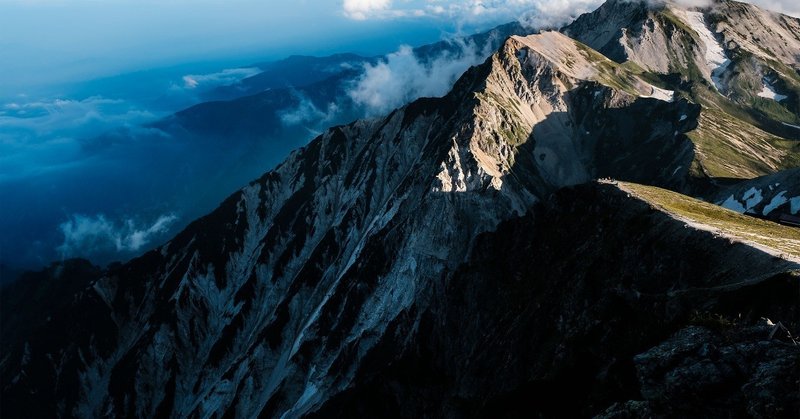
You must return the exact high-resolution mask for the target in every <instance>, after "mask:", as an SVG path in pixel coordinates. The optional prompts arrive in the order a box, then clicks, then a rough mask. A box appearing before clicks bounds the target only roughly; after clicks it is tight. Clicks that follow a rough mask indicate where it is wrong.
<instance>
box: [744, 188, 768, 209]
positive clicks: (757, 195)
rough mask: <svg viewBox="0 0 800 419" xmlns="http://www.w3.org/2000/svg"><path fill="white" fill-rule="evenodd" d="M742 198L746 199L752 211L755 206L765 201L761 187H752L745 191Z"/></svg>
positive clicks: (748, 207)
mask: <svg viewBox="0 0 800 419" xmlns="http://www.w3.org/2000/svg"><path fill="white" fill-rule="evenodd" d="M742 199H744V201H745V203H746V207H747V211H750V210H751V209H753V207H755V206H756V205H758V204H759V203H760V202H761V201H763V200H764V197H763V196H762V195H761V189H756V188H750V189H748V190H747V192H745V193H744V196H743V197H742Z"/></svg>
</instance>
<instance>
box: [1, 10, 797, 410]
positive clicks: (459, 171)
mask: <svg viewBox="0 0 800 419" xmlns="http://www.w3.org/2000/svg"><path fill="white" fill-rule="evenodd" d="M756 38H757V39H756ZM799 71H800V22H798V20H797V19H794V18H791V17H787V16H783V15H778V14H775V13H771V12H767V11H764V10H761V9H759V8H757V7H755V6H751V5H747V4H742V3H736V2H728V1H725V2H719V3H716V4H714V5H713V6H712V7H710V8H705V9H686V8H682V7H679V6H676V5H674V4H671V3H664V4H656V5H654V4H652V2H651V3H638V2H628V1H616V0H610V1H609V2H607V3H606V4H604V5H603V6H601V7H600V8H599V9H598V10H597V11H595V12H593V13H590V14H587V15H584V16H582V17H580V18H578V19H577V20H576V21H575V22H574V23H572V24H571V25H569V26H567V27H565V28H563V29H562V30H561V31H546V32H541V33H538V34H534V35H528V36H521V35H515V36H511V37H509V38H507V39H506V40H505V42H503V43H502V45H501V46H500V47H499V48H498V49H497V51H496V52H495V53H494V54H492V55H491V56H490V57H489V58H488V59H487V60H486V61H485V62H484V63H482V64H481V65H478V66H475V67H473V68H471V69H469V70H468V71H467V72H466V73H465V74H464V75H463V76H462V77H461V78H460V79H459V80H458V81H457V82H456V83H455V85H454V86H453V89H452V90H451V91H450V92H449V93H448V94H446V95H445V96H443V97H441V98H423V99H419V100H416V101H414V102H412V103H410V104H408V105H406V106H404V107H401V108H399V109H397V110H395V111H393V112H391V113H390V114H388V115H386V116H385V117H382V118H373V119H366V120H360V121H356V122H353V123H351V124H348V125H341V126H336V127H333V128H330V129H328V130H327V131H325V132H324V133H323V134H322V135H320V136H319V137H317V138H316V139H314V140H313V141H312V142H311V143H310V144H308V145H307V146H305V147H303V148H301V149H299V150H296V151H295V152H293V153H292V154H291V155H290V156H289V157H288V158H287V159H286V160H285V161H284V162H283V163H281V164H280V165H278V167H276V168H275V169H274V170H272V171H270V172H268V173H266V174H264V175H263V176H262V177H260V178H259V179H257V180H255V181H253V182H251V183H250V184H248V185H247V186H245V187H244V188H242V189H241V190H239V191H238V192H236V193H234V194H233V195H231V196H230V197H229V198H227V199H226V200H225V201H224V202H223V203H222V204H221V205H220V206H219V207H218V208H217V209H216V210H214V211H213V212H211V213H210V214H208V215H207V216H205V217H202V218H200V219H198V220H196V221H195V222H193V223H192V224H190V225H189V226H188V227H187V228H186V229H185V230H184V231H182V232H181V233H180V234H178V235H177V236H176V237H174V238H173V239H172V240H170V241H169V242H167V243H166V244H164V245H163V246H161V247H159V248H158V249H156V250H154V251H151V252H149V253H147V254H145V255H143V256H141V257H139V258H136V259H134V260H132V261H130V262H128V263H125V264H119V265H114V266H111V267H109V268H107V269H105V270H102V271H100V270H97V269H95V268H93V267H91V266H87V264H86V263H85V262H79V261H75V262H72V264H71V265H70V266H69V269H67V270H66V272H68V274H63V272H64V269H60V268H59V267H58V266H54V267H53V268H52V269H50V270H48V271H45V272H42V273H39V274H36V275H28V276H27V277H26V279H25V280H24V281H22V282H21V283H18V284H15V286H14V288H12V289H9V290H6V291H4V293H3V295H2V298H3V307H9V305H8V304H9V303H11V302H14V301H17V303H16V304H14V305H13V307H14V309H13V311H12V310H6V309H5V308H4V311H3V316H4V318H8V319H9V321H8V324H10V325H11V326H13V327H12V329H11V330H12V331H13V334H11V335H9V336H10V337H9V338H7V339H3V341H2V352H3V357H2V359H1V360H0V377H2V380H0V382H2V404H1V405H0V409H2V414H3V417H50V416H78V417H98V416H137V417H204V418H205V417H256V416H259V417H280V418H293V417H306V416H309V417H531V416H533V417H535V416H541V417H576V416H577V417H584V416H599V417H641V418H646V417H679V416H680V417H683V416H686V417H738V416H753V417H795V416H796V415H797V414H798V413H799V412H800V392H798V391H797V389H798V388H800V346H798V342H797V341H796V338H795V337H794V335H795V334H796V332H797V331H798V330H800V311H798V307H800V292H799V291H800V287H799V286H798V283H799V282H798V281H800V229H796V228H792V227H790V226H784V225H780V224H778V223H776V222H772V221H769V220H763V219H759V218H756V217H752V216H750V215H748V214H755V213H756V212H757V213H758V214H755V215H760V216H761V218H772V219H776V220H777V219H778V218H779V217H778V215H781V216H787V217H792V216H796V215H797V214H798V212H800V189H798V188H800V176H798V175H797V171H796V170H792V169H794V168H797V167H800V128H799V127H798V125H800V116H799V115H800V112H798V109H800V108H798V106H800V105H799V104H800V72H799ZM609 179H614V180H609ZM751 189H753V190H757V191H758V197H759V199H758V202H755V200H754V196H755V195H756V192H751V191H750V190H751ZM696 198H702V199H705V200H706V201H709V202H711V203H708V202H704V201H701V200H699V199H696ZM716 203H719V204H723V205H724V206H725V207H726V208H728V209H726V208H723V207H720V206H717V205H714V204H716ZM751 203H752V205H750V204H751ZM736 204H738V205H736ZM770 214H771V217H770ZM60 275H65V276H66V277H68V282H65V283H62V284H60V285H59V287H57V288H56V289H61V290H63V291H62V292H53V290H52V289H50V290H49V291H48V287H54V285H53V284H54V283H57V281H58V277H59V276H60ZM54 281H55V282H54ZM25 296H29V297H27V298H31V301H32V302H33V303H35V304H30V305H27V306H26V305H22V304H19V302H18V300H17V299H19V298H26V297H25ZM4 323H6V320H4ZM4 329H5V327H4ZM4 334H5V331H4ZM565 398H566V399H568V400H570V402H569V403H567V404H565V403H563V402H562V400H564V399H565Z"/></svg>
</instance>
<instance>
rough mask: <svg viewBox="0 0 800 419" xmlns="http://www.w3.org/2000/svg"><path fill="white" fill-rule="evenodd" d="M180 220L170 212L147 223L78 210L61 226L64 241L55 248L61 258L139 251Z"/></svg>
mask: <svg viewBox="0 0 800 419" xmlns="http://www.w3.org/2000/svg"><path fill="white" fill-rule="evenodd" d="M177 220H178V217H177V216H176V215H174V214H167V215H161V216H159V217H158V218H157V219H156V220H155V221H153V222H152V223H146V224H145V223H140V222H136V221H134V220H133V219H131V218H128V219H125V220H122V221H111V220H110V219H109V218H108V217H106V216H105V215H103V214H98V215H95V216H86V215H81V214H75V215H73V216H71V217H70V218H69V219H68V220H67V221H65V222H63V223H62V224H61V225H60V226H59V230H60V231H61V233H62V234H63V235H64V241H63V243H61V245H59V246H58V247H57V248H56V250H57V251H58V253H59V254H60V255H61V258H62V259H66V258H71V257H86V256H87V255H92V254H96V253H115V252H116V253H121V254H127V253H130V252H137V251H139V250H141V249H143V248H144V247H145V246H147V245H148V244H150V243H151V242H152V241H153V240H155V239H157V238H159V237H160V236H161V235H163V234H164V233H166V232H167V231H168V230H169V228H170V227H171V226H172V225H173V224H174V223H175V222H176V221H177Z"/></svg>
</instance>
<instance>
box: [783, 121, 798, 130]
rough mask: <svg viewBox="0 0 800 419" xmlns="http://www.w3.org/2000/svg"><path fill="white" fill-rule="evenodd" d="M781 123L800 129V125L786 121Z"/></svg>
mask: <svg viewBox="0 0 800 419" xmlns="http://www.w3.org/2000/svg"><path fill="white" fill-rule="evenodd" d="M781 124H783V125H786V126H787V127H792V128H797V129H800V125H792V124H787V123H786V122H781Z"/></svg>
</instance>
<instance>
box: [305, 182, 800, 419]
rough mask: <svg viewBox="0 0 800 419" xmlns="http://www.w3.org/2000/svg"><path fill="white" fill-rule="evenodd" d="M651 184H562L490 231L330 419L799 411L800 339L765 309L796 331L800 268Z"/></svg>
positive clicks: (323, 413) (326, 411)
mask: <svg viewBox="0 0 800 419" xmlns="http://www.w3.org/2000/svg"><path fill="white" fill-rule="evenodd" d="M642 188H643V187H640V186H637V185H609V184H593V185H582V186H579V187H575V188H570V189H565V190H561V191H559V192H557V193H556V194H555V195H553V196H551V197H550V199H549V200H547V201H546V202H542V203H540V204H539V205H537V206H536V207H535V208H534V209H533V211H532V212H531V213H529V214H527V215H526V216H524V217H520V218H515V219H512V220H509V221H507V222H504V223H501V225H500V226H499V227H498V229H497V230H496V231H494V232H491V233H486V234H483V235H481V236H479V237H478V239H477V240H476V245H475V246H474V248H473V250H472V254H471V257H470V258H469V261H468V262H466V263H465V264H463V265H462V266H460V267H459V268H458V269H457V271H456V272H455V273H453V275H452V277H450V278H448V280H447V281H446V282H445V283H443V284H442V286H441V288H437V289H436V290H434V291H432V292H434V293H436V297H435V298H434V299H433V303H432V305H431V306H430V307H429V308H428V309H427V310H425V311H424V314H423V315H422V316H420V320H419V321H418V322H416V323H411V322H410V319H401V320H398V321H396V322H395V323H394V324H393V326H394V329H393V330H392V333H387V338H386V339H388V341H386V342H382V345H380V346H379V347H378V350H377V351H376V352H377V353H374V354H372V355H371V357H370V358H369V361H371V362H364V364H363V366H362V368H361V370H360V371H359V376H358V379H357V380H356V383H357V384H356V385H355V386H354V387H353V388H351V389H349V390H348V391H346V392H344V393H343V394H342V395H340V396H338V397H337V398H335V399H334V400H333V401H332V402H331V403H329V404H328V405H327V406H323V408H322V410H320V411H319V412H318V413H319V414H318V416H319V417H329V416H332V417H374V416H381V417H383V416H385V415H388V416H389V417H394V416H397V417H418V416H424V415H431V416H436V417H439V416H445V417H531V416H533V417H537V416H539V415H543V416H544V417H588V416H592V415H602V414H603V413H605V412H606V410H608V412H607V413H608V416H609V417H643V418H644V417H676V416H684V415H686V414H690V415H691V416H694V417H703V416H706V417H719V416H729V415H730V416H737V415H745V414H748V415H752V416H756V417H776V416H779V417H789V416H791V415H792V414H793V413H794V412H797V411H798V409H800V404H799V403H800V399H798V397H797V394H796V393H795V392H793V390H789V389H796V388H797V386H798V384H800V381H798V380H799V379H800V376H799V375H798V373H797V367H798V366H800V349H798V347H797V346H795V344H794V343H793V341H792V340H791V339H790V338H789V337H788V336H787V335H786V333H785V331H783V330H782V329H781V333H777V332H776V333H775V334H774V335H771V333H773V329H774V328H775V327H774V326H772V325H769V324H768V323H767V321H766V320H765V318H769V319H770V323H773V324H777V322H782V324H784V325H786V326H788V327H789V328H793V329H792V330H796V329H794V328H796V325H797V322H798V320H800V318H798V311H797V303H798V302H799V301H798V293H797V280H798V276H797V269H798V268H800V265H798V264H797V263H792V262H788V261H785V260H781V259H776V258H774V257H773V256H770V255H768V254H766V253H763V252H761V251H759V250H756V249H754V248H752V247H750V246H749V245H746V244H742V243H732V242H731V241H730V240H728V239H727V237H726V236H721V235H719V234H714V233H711V232H706V231H703V230H699V229H695V228H691V227H688V226H687V224H685V223H684V222H683V221H679V220H676V219H675V218H674V215H673V214H672V213H668V212H663V211H662V210H660V209H658V208H659V207H660V206H661V205H663V204H665V203H666V202H671V201H672V200H673V198H674V197H675V196H674V194H671V193H669V192H666V191H662V192H661V193H663V194H666V196H663V195H660V194H659V195H656V196H649V197H648V199H651V201H647V200H643V198H639V197H635V196H631V192H629V190H637V191H638V190H641V189H642ZM644 189H645V190H648V188H644ZM693 202H695V203H696V204H697V205H702V204H701V203H699V202H696V201H693ZM723 211H724V210H723ZM736 217H738V218H737V222H740V223H743V224H747V223H750V222H751V219H749V218H748V217H744V216H736ZM693 221H696V220H693ZM756 221H757V220H756ZM773 228H774V229H775V232H776V233H780V232H781V231H782V230H783V228H781V227H779V226H774V227H773ZM409 316H410V315H409ZM409 323H411V324H409ZM398 353H399V355H398ZM565 397H566V398H567V399H568V400H569V403H565V402H564V399H565ZM629 400H632V401H629ZM623 414H628V415H631V416H619V415H623Z"/></svg>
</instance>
